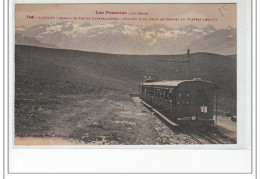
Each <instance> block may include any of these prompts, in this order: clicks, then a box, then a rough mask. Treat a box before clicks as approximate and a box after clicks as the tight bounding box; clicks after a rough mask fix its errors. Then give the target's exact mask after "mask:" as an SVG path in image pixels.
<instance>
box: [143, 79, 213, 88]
mask: <svg viewBox="0 0 260 179" xmlns="http://www.w3.org/2000/svg"><path fill="white" fill-rule="evenodd" d="M189 82H195V83H196V82H200V83H201V82H203V83H208V84H210V85H212V86H214V88H218V86H217V85H216V84H215V83H213V82H211V81H205V80H200V79H193V80H173V81H157V82H144V83H142V85H143V86H158V87H159V86H162V87H173V88H175V87H178V86H179V85H180V84H183V83H189Z"/></svg>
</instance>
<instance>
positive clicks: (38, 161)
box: [9, 0, 251, 173]
mask: <svg viewBox="0 0 260 179" xmlns="http://www.w3.org/2000/svg"><path fill="white" fill-rule="evenodd" d="M15 2H16V3H22V2H23V3H30V2H35V1H28V0H23V1H20V0H19V1H15ZM40 2H44V3H54V2H55V3H58V2H59V3H60V2H61V1H46V0H45V1H37V3H40ZM62 2H63V3H64V2H71V1H68V0H65V1H62ZM76 2H80V3H83V2H92V3H97V1H73V3H76ZM98 2H107V1H98ZM112 2H114V3H119V2H120V1H112ZM125 2H128V3H129V2H131V3H136V2H134V1H125ZM138 2H140V1H138ZM155 2H157V3H158V1H149V3H155ZM164 2H165V3H172V2H173V1H164ZM178 2H181V3H184V2H186V3H188V2H191V1H187V0H185V1H174V3H178ZM200 2H204V3H205V1H202V0H200V1H196V3H200ZM216 2H218V3H219V2H223V3H227V2H226V1H216V0H214V1H213V0H210V1H207V3H216ZM230 2H232V3H234V2H236V3H237V8H238V9H237V12H239V13H238V16H237V19H239V20H238V35H237V37H238V74H239V76H238V79H239V80H238V101H243V102H242V103H241V102H239V103H238V117H241V118H242V117H243V119H247V120H244V121H243V122H240V123H238V144H237V145H203V146H201V145H196V146H195V145H190V146H187V145H185V146H183V145H178V146H94V147H93V146H92V147H89V146H86V147H85V146H84V147H83V149H82V146H70V147H65V148H66V149H65V148H64V147H58V146H55V147H53V146H52V147H43V149H42V147H29V148H24V147H14V146H13V131H12V128H11V130H9V159H10V160H9V164H10V165H9V167H10V172H12V173H17V172H22V173H23V172H29V173H30V172H56V173H57V172H62V173H63V172H65V173H67V172H81V173H82V172H83V173H86V172H90V173H93V172H135V173H138V172H151V173H154V172H159V173H160V172H166V173H169V172H170V173H172V172H174V173H176V172H177V173H180V172H195V173H197V172H199V173H201V172H206V173H208V172H214V173H215V172H216V173H218V172H224V173H226V172H228V173H229V172H231V173H234V172H238V173H244V172H250V171H251V150H250V148H251V50H250V49H251V48H250V47H251V38H250V37H251V25H250V24H251V21H250V18H249V17H250V16H251V12H250V8H251V5H250V1H245V0H244V1H243V0H237V1H234V0H232V1H229V3H230ZM109 3H111V2H109ZM141 3H144V2H141ZM160 3H162V2H160ZM13 12H14V11H13V6H12V1H10V6H9V14H10V16H9V29H10V30H11V29H12V31H9V32H10V34H9V38H10V41H9V49H10V51H9V84H10V86H9V88H10V91H9V95H10V96H9V110H10V111H9V126H12V127H13V120H12V119H13V114H14V106H13V103H12V101H13V100H14V85H11V84H13V80H14V58H13V57H14V54H13V49H14V41H13V39H14V38H13V37H14V36H13V35H14V28H13V27H14V24H13V22H14V17H13ZM239 27H240V28H239ZM244 27H247V29H245V28H244ZM11 32H13V33H11ZM243 52H244V53H243ZM244 59H246V60H244ZM245 86H246V87H248V88H245ZM249 87H250V88H249ZM244 90H245V91H244ZM244 102H245V103H244ZM243 111H245V112H243ZM238 119H239V118H238ZM248 119H249V120H248ZM9 129H10V128H9ZM51 148H52V149H51ZM53 148H55V149H53ZM61 148H62V150H61ZM75 148H76V149H75ZM98 148H99V149H98ZM100 148H102V149H100ZM181 148H182V149H183V148H185V149H189V150H177V149H181ZM194 148H196V149H201V150H192V149H194ZM205 148H207V149H211V150H202V149H205ZM45 149H51V150H45ZM119 149H120V150H119ZM127 149H128V150H127ZM130 149H131V150H130ZM133 149H135V150H133ZM156 149H157V150H156ZM158 149H160V150H158ZM173 149H174V150H173ZM216 149H218V150H216ZM219 149H222V150H219ZM223 149H243V150H223ZM64 156H66V157H64ZM169 156H171V157H169ZM202 156H203V157H202ZM48 159H49V160H48ZM54 159H55V160H54ZM62 159H64V160H65V159H66V161H67V162H65V161H64V160H62ZM220 159H222V160H220ZM155 161H156V162H155ZM187 161H189V163H188V164H187ZM198 161H200V162H199V163H200V164H199V165H198ZM213 161H218V162H219V163H218V162H213ZM220 161H222V163H221V164H220ZM223 161H225V162H223ZM75 163H77V165H75ZM232 163H233V164H234V165H235V167H234V165H232ZM209 164H210V165H209ZM195 169H196V170H195ZM184 170H185V171H184Z"/></svg>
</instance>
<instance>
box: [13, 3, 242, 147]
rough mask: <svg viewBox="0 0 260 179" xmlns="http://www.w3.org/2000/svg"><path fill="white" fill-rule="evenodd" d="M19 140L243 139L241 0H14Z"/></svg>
mask: <svg viewBox="0 0 260 179" xmlns="http://www.w3.org/2000/svg"><path fill="white" fill-rule="evenodd" d="M14 17H15V19H14V21H15V34H14V40H15V47H14V49H15V54H14V55H15V57H14V59H15V99H14V106H15V107H14V113H15V114H14V129H13V131H14V141H13V142H14V145H16V146H35V145H41V146H53V145H95V146H96V145H98V146H99V145H204V144H219V145H223V144H237V121H238V120H239V118H238V119H237V80H239V79H237V4H235V3H234V4H231V3H230V4H220V3H210V4H207V3H197V4H196V3H193V4H173V3H169V4H15V15H14Z"/></svg>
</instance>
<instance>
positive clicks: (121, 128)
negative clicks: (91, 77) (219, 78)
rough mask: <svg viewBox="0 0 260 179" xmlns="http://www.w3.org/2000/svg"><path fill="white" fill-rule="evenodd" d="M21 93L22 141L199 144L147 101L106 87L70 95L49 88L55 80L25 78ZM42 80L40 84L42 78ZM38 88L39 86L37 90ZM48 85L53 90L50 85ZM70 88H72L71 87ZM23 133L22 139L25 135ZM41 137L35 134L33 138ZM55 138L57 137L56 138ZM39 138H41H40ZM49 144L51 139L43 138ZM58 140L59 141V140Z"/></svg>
mask: <svg viewBox="0 0 260 179" xmlns="http://www.w3.org/2000/svg"><path fill="white" fill-rule="evenodd" d="M19 81H20V82H21V83H22V82H23V83H24V84H25V83H26V84H29V86H27V87H26V86H25V85H21V84H19V83H17V84H18V85H19V87H18V88H17V91H16V104H15V105H16V115H15V133H16V136H17V138H16V143H17V144H26V140H25V139H27V142H28V143H29V144H32V143H33V142H32V141H31V140H33V139H35V142H36V143H37V141H38V144H39V141H41V140H39V138H42V137H44V136H45V137H46V136H47V137H46V138H47V139H48V140H54V138H55V140H56V143H57V142H61V143H62V141H63V140H57V139H56V138H62V139H64V140H66V141H64V144H65V145H67V144H69V142H67V141H71V142H72V143H75V142H76V143H77V144H88V145H139V144H148V145H152V144H195V143H197V142H196V141H195V140H194V139H192V138H191V137H190V136H189V135H187V134H183V133H181V132H180V130H179V129H174V128H170V127H168V126H167V125H165V123H163V122H162V121H161V120H159V119H158V118H157V117H155V116H154V115H153V114H152V113H151V112H150V111H148V110H147V109H146V108H145V107H144V106H142V104H140V101H139V98H138V97H134V98H131V97H130V96H129V94H124V93H123V92H120V91H113V90H108V91H104V90H103V91H102V90H97V89H89V88H84V87H81V88H80V87H79V86H73V84H70V85H68V86H67V89H70V90H72V89H73V90H76V91H74V93H73V92H71V93H70V94H66V93H61V92H59V89H60V86H63V87H64V85H65V84H64V83H63V82H60V84H57V86H56V90H54V91H53V90H49V89H48V88H47V87H48V86H49V85H51V83H50V81H45V82H46V84H44V86H43V83H45V82H44V81H40V80H34V81H29V82H28V81H27V79H26V78H24V79H20V80H19ZM36 81H38V83H37V82H36ZM36 88H37V90H36ZM46 88H47V89H46ZM65 91H66V90H65ZM19 136H20V137H19ZM33 136H35V137H33ZM52 137H53V138H52ZM37 138H38V139H37ZM43 143H46V142H43ZM54 143H55V142H54Z"/></svg>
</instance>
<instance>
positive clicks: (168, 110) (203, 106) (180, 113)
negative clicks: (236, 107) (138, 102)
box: [139, 78, 219, 127]
mask: <svg viewBox="0 0 260 179" xmlns="http://www.w3.org/2000/svg"><path fill="white" fill-rule="evenodd" d="M218 88H219V87H218V85H217V84H215V83H213V82H211V81H205V80H201V79H200V78H194V79H193V80H173V81H152V80H147V81H145V82H142V83H141V84H140V86H139V96H140V98H141V99H142V100H143V101H144V102H145V103H147V104H149V105H150V106H152V107H153V108H155V109H157V110H158V111H160V112H162V113H163V114H165V116H167V117H168V118H169V119H170V120H172V121H174V122H175V123H177V124H178V125H187V122H188V123H189V124H192V125H196V126H206V127H208V126H212V125H214V120H213V114H214V112H215V111H217V91H216V90H217V89H218Z"/></svg>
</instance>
